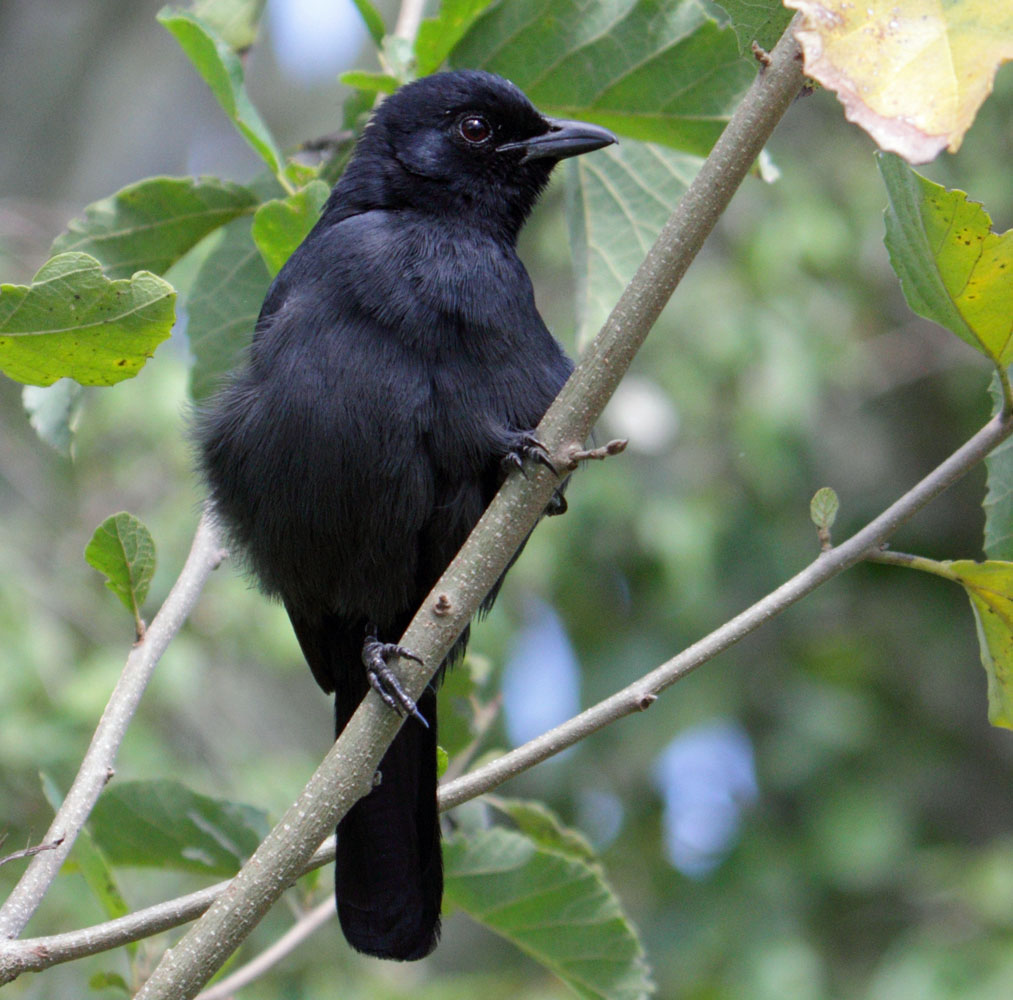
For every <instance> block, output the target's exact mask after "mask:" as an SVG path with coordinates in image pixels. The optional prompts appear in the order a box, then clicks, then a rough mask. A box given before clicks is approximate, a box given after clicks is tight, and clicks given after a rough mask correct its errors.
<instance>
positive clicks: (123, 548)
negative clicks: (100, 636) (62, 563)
mask: <svg viewBox="0 0 1013 1000" xmlns="http://www.w3.org/2000/svg"><path fill="white" fill-rule="evenodd" d="M84 557H85V559H86V560H87V561H88V565H89V566H92V567H94V568H95V569H97V570H98V571H99V572H100V573H101V574H102V575H103V576H105V577H106V586H107V587H108V588H109V589H110V590H111V591H112V592H113V593H114V594H115V595H116V596H117V597H118V598H119V599H120V600H121V601H122V602H123V605H124V607H125V608H126V609H127V610H128V611H129V612H130V613H131V614H132V615H133V616H134V618H135V619H136V620H137V621H138V622H139V621H140V618H141V605H143V604H144V600H145V598H146V597H147V596H148V587H149V586H150V584H151V578H152V576H154V573H155V542H154V540H153V539H152V537H151V532H150V531H148V529H147V528H146V527H145V526H144V525H143V524H142V523H141V522H140V521H139V520H138V519H137V518H136V517H134V515H133V514H128V513H127V512H126V511H121V512H120V513H119V514H113V515H112V517H107V518H106V519H105V520H104V521H103V522H102V523H101V524H100V525H99V526H98V527H97V528H96V529H95V534H94V535H92V536H91V541H90V542H89V543H88V545H87V547H86V548H85V550H84Z"/></svg>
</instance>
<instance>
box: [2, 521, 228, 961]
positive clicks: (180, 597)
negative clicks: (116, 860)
mask: <svg viewBox="0 0 1013 1000" xmlns="http://www.w3.org/2000/svg"><path fill="white" fill-rule="evenodd" d="M224 555H225V553H224V552H223V550H222V549H221V547H220V546H219V543H218V540H217V538H216V537H215V533H214V531H213V529H212V528H211V526H210V524H209V523H208V521H207V519H206V518H202V519H201V522H200V524H199V525H198V527H197V534H196V535H195V536H194V540H193V545H192V547H191V549H190V554H189V556H188V557H187V560H186V563H185V565H184V566H183V570H182V572H181V573H180V575H179V578H178V579H177V580H176V583H175V584H174V585H173V588H172V590H171V591H170V592H169V596H168V597H167V598H166V599H165V603H164V604H163V605H162V607H161V609H160V610H159V612H158V614H157V615H156V616H155V618H154V620H153V621H152V623H151V625H150V626H149V627H148V629H147V632H146V633H145V635H144V638H143V639H141V640H140V641H139V642H137V643H136V644H135V645H134V647H133V648H132V649H131V651H130V654H129V656H127V662H126V665H125V666H124V668H123V673H122V674H120V678H119V680H118V681H117V683H116V687H115V688H114V689H113V693H112V694H111V695H110V696H109V702H108V704H107V705H106V708H105V711H104V712H103V713H102V718H101V719H100V720H99V724H98V726H97V727H96V729H95V735H94V736H93V737H92V740H91V744H90V746H89V747H88V751H87V753H86V754H85V756H84V760H83V761H82V762H81V767H80V769H79V770H78V772H77V776H76V777H75V778H74V783H73V784H72V785H71V787H70V791H69V792H68V793H67V797H66V798H65V799H64V800H63V804H62V805H61V806H60V808H59V809H58V810H57V813H56V815H55V816H54V817H53V822H52V823H51V824H50V826H49V830H48V831H47V832H46V835H45V837H44V838H43V840H42V842H43V843H44V844H46V845H52V849H51V850H45V851H42V852H40V853H38V854H36V855H35V857H34V858H33V859H32V862H31V864H30V865H29V866H28V868H27V869H26V870H25V873H24V875H22V876H21V878H20V879H19V881H18V883H17V885H16V886H15V887H14V889H13V890H12V892H11V894H10V895H9V896H8V897H7V899H6V900H5V901H4V904H3V906H2V907H0V941H2V940H3V939H5V938H16V937H17V936H18V935H19V934H20V933H21V931H22V930H24V927H25V925H26V924H27V923H28V921H29V919H30V918H31V916H32V914H33V913H34V912H35V911H36V909H38V906H39V904H40V903H41V902H42V898H43V896H45V894H46V892H47V890H48V889H49V886H50V885H51V884H52V881H53V879H54V878H56V875H57V872H59V870H60V867H61V866H62V865H63V862H64V861H65V860H66V857H67V855H68V854H69V853H70V849H71V847H73V846H74V841H75V839H76V838H77V835H78V833H79V832H80V830H81V827H82V826H83V825H84V823H85V820H87V818H88V816H89V815H90V813H91V811H92V809H93V808H94V806H95V802H96V800H97V799H98V797H99V793H100V792H101V791H102V789H103V788H104V787H105V785H106V782H108V781H109V779H110V778H111V777H112V775H113V773H114V767H115V764H116V755H117V753H118V752H119V749H120V744H121V743H122V742H123V737H124V735H125V734H126V731H127V726H128V725H129V724H130V720H131V719H132V718H133V716H134V713H135V712H136V711H137V705H138V703H139V702H140V700H141V695H142V694H143V693H144V689H145V688H146V687H147V685H148V681H149V680H150V679H151V675H152V673H153V672H154V669H155V665H156V664H157V663H158V661H159V659H160V658H161V656H162V653H164V652H165V648H166V646H168V644H169V640H170V639H172V637H173V636H174V635H175V634H176V633H177V632H178V631H179V629H180V627H181V626H182V624H183V622H184V621H186V618H187V616H188V615H189V614H190V611H191V610H192V608H193V606H194V605H195V604H196V603H197V598H198V596H199V595H200V592H201V590H202V588H203V587H204V584H205V582H206V581H207V578H208V576H209V575H210V574H211V572H212V571H213V570H214V569H215V568H216V567H217V566H218V565H219V564H220V563H221V561H222V558H223V557H224ZM0 981H2V980H0Z"/></svg>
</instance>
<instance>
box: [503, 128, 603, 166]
mask: <svg viewBox="0 0 1013 1000" xmlns="http://www.w3.org/2000/svg"><path fill="white" fill-rule="evenodd" d="M546 121H547V122H548V124H549V129H548V131H547V132H543V133H542V134H541V135H535V136H532V137H531V138H530V139H524V140H522V141H520V142H508V143H506V144H505V145H503V146H500V147H499V150H498V152H500V153H507V152H510V151H511V150H516V149H519V150H523V151H524V157H523V158H522V159H521V163H527V162H528V160H539V159H543V158H545V157H548V158H550V159H553V160H565V159H566V158H567V157H568V156H578V155H579V154H581V153H590V152H591V151H592V150H594V149H601V148H602V146H611V145H612V143H614V142H618V141H619V140H618V139H617V138H616V137H615V136H614V135H613V134H612V133H611V132H610V131H609V130H608V129H607V128H601V127H600V126H599V125H591V124H589V123H588V122H573V121H567V120H566V119H563V118H546Z"/></svg>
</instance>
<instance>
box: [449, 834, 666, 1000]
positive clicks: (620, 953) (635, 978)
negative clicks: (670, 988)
mask: <svg viewBox="0 0 1013 1000" xmlns="http://www.w3.org/2000/svg"><path fill="white" fill-rule="evenodd" d="M444 864H445V868H446V876H447V878H446V895H447V899H448V901H449V902H452V903H454V904H456V905H457V906H459V907H460V908H461V909H462V910H464V911H465V912H466V913H468V914H469V915H470V916H471V917H472V918H473V919H475V920H477V921H478V922H479V923H481V924H484V925H485V926H486V927H488V928H489V929H490V930H492V931H495V932H496V933H497V934H499V935H501V936H502V937H504V938H506V939H507V940H508V941H511V942H513V943H514V944H515V945H516V946H517V947H518V948H520V949H521V950H522V951H524V952H526V953H527V954H528V955H530V956H531V957H532V958H534V959H535V960H536V961H537V962H539V963H540V964H541V965H543V966H545V967H546V968H547V969H549V970H551V971H552V972H554V973H555V974H556V975H557V976H559V978H560V979H562V980H563V982H565V983H566V984H567V986H569V987H570V988H571V989H572V990H573V991H574V992H575V993H576V994H577V995H578V996H579V997H583V998H587V1000H592V998H595V1000H603V998H609V1000H634V998H640V997H646V996H649V995H650V994H651V993H652V992H653V984H652V983H651V980H650V974H649V970H648V968H647V963H646V961H645V960H644V951H643V948H642V947H641V945H640V941H639V939H638V937H637V933H636V931H635V930H634V928H633V926H632V924H631V923H630V921H629V919H628V918H627V917H626V915H625V914H624V913H623V911H622V908H621V906H620V905H619V901H618V899H617V898H616V896H615V894H614V893H613V892H612V890H611V889H610V888H609V886H608V885H607V884H606V882H605V880H604V878H603V877H602V875H601V872H600V870H599V869H598V868H597V867H596V866H594V865H590V864H588V863H587V862H585V861H583V860H578V859H576V858H573V857H570V856H567V855H565V854H562V853H559V852H558V851H554V850H550V849H548V848H545V847H542V846H540V845H538V844H536V843H535V842H534V841H532V839H531V838H530V837H527V836H525V835H524V834H522V833H515V832H514V831H512V830H503V829H500V828H493V829H488V830H475V831H473V832H471V833H470V834H469V835H468V836H467V837H464V836H462V835H461V834H456V835H454V836H452V837H450V838H448V839H447V841H446V846H445V850H444Z"/></svg>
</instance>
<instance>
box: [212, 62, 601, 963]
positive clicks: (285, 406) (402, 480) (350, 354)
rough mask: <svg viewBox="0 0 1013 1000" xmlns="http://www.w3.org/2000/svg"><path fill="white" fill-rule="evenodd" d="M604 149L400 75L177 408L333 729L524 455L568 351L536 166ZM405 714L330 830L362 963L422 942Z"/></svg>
mask: <svg viewBox="0 0 1013 1000" xmlns="http://www.w3.org/2000/svg"><path fill="white" fill-rule="evenodd" d="M612 142H615V137H614V136H613V135H612V134H611V133H610V132H608V131H606V130H605V129H602V128H599V127H597V126H595V125H588V124H584V123H581V122H571V121H556V120H553V119H550V118H546V117H544V116H543V115H542V114H540V113H539V112H538V111H537V110H536V109H535V108H534V107H533V106H532V104H531V103H530V101H528V99H527V98H526V97H525V96H524V94H522V93H521V91H520V90H518V89H517V87H515V86H514V85H513V84H511V83H509V82H508V81H506V80H504V79H502V78H501V77H498V76H493V75H492V74H490V73H484V72H477V71H461V72H452V73H440V74H436V75H434V76H430V77H426V78H424V79H422V80H418V81H416V82H414V83H411V84H408V85H407V86H405V87H402V88H401V89H400V90H399V91H397V92H396V93H395V94H393V95H392V96H391V97H389V98H387V100H385V101H384V102H383V103H382V104H381V105H380V107H379V108H378V109H377V110H376V112H375V113H374V115H373V117H372V120H371V122H370V124H369V125H368V126H367V128H366V130H365V132H364V134H363V136H362V138H361V139H360V140H359V143H358V146H357V147H356V151H355V154H354V156H353V157H352V159H351V161H350V162H349V164H348V166H347V168H346V170H345V172H344V175H343V176H342V178H341V180H340V181H339V182H338V184H337V185H336V186H335V188H334V190H333V192H332V193H331V196H330V198H329V199H328V201H327V203H326V205H325V206H324V209H323V212H322V213H321V217H320V220H319V221H318V222H317V224H316V226H315V227H314V228H313V230H312V232H310V234H309V235H308V236H307V237H306V239H305V241H304V242H303V243H302V245H301V246H299V248H298V249H297V250H296V251H295V253H294V254H293V255H292V257H291V258H290V260H289V261H288V263H286V264H285V266H284V267H283V268H282V270H281V271H280V273H279V274H278V276H277V277H276V278H275V280H274V282H273V284H272V285H271V287H270V289H269V291H268V293H267V297H266V299H265V300H264V305H263V308H262V310H261V313H260V318H259V319H258V321H257V326H256V331H255V333H254V336H253V342H252V345H251V347H250V351H249V357H248V359H247V362H246V364H245V366H244V367H242V368H241V369H240V370H239V371H238V372H236V373H234V374H233V375H232V376H231V378H230V380H229V381H228V383H227V384H226V385H225V386H224V387H223V389H222V390H221V391H220V392H219V393H218V394H217V395H216V396H215V397H214V398H213V399H212V400H211V401H210V403H209V404H208V405H207V406H206V407H205V408H204V409H203V410H202V411H201V412H200V413H199V414H198V415H197V418H196V434H197V441H198V445H199V462H200V466H201V470H202V472H203V475H204V477H205V479H206V481H207V484H208V489H209V493H210V498H211V501H212V505H213V510H214V512H215V515H216V517H217V519H218V521H219V522H220V524H221V525H222V526H223V528H224V529H225V531H226V533H227V535H228V537H229V538H230V540H231V544H232V545H233V546H234V547H235V548H236V549H237V550H238V554H240V555H241V556H242V558H243V559H244V560H245V562H246V563H247V565H248V566H249V568H250V569H251V570H252V572H253V573H254V574H255V575H256V577H257V578H258V579H259V582H260V584H261V586H262V588H263V590H264V591H266V592H267V593H268V594H270V595H273V596H275V597H277V598H279V599H280V600H281V601H282V602H283V603H284V605H285V608H286V610H287V611H288V614H289V617H290V618H291V620H292V626H293V628H294V629H295V634H296V636H297V637H298V639H299V643H300V646H301V647H302V651H303V653H304V654H305V656H306V660H307V662H308V663H309V666H310V669H311V670H312V671H313V676H314V677H315V678H316V680H317V682H318V683H319V684H320V686H321V687H322V688H323V689H324V690H325V691H333V692H334V695H335V715H336V724H337V731H338V732H339V733H340V731H341V729H342V728H343V727H344V725H345V724H346V723H347V721H348V720H349V718H350V717H351V715H352V713H353V712H354V711H355V709H356V707H357V706H358V704H359V702H360V701H361V700H362V698H363V696H364V695H365V693H366V691H367V690H368V686H369V685H370V684H373V685H374V686H375V687H377V688H378V689H379V690H380V693H381V696H383V697H384V699H385V701H387V702H388V704H392V705H394V706H395V707H399V706H403V707H406V708H409V709H410V708H411V706H410V705H407V704H406V701H407V699H405V698H404V697H403V695H402V693H401V692H400V690H399V688H398V685H397V683H396V681H395V680H393V679H392V676H391V675H390V673H389V671H386V669H385V667H386V659H387V658H388V657H390V656H392V655H393V654H394V653H395V652H399V653H400V654H401V655H404V653H405V651H402V650H399V649H398V647H396V646H395V645H393V644H394V643H396V642H397V640H398V639H399V637H400V636H401V635H402V634H403V632H404V630H405V629H406V627H407V625H408V623H409V622H410V621H411V618H412V616H413V614H414V613H415V611H416V610H417V608H418V606H419V605H420V604H421V602H422V601H423V599H424V598H425V596H426V594H427V593H428V592H429V590H430V589H431V587H432V586H433V584H434V583H435V582H436V580H437V579H438V578H439V576H440V574H441V573H442V571H443V570H444V569H445V568H446V567H447V565H448V564H449V563H450V561H451V559H452V558H453V557H454V555H455V554H456V553H457V550H458V549H459V548H460V546H461V545H462V543H463V542H464V540H465V538H466V537H467V535H468V533H469V532H470V531H471V529H472V528H473V527H474V525H475V523H476V522H477V521H478V519H479V517H480V516H481V514H482V512H483V510H484V509H485V507H486V505H487V504H488V503H489V501H490V500H491V499H492V497H493V495H494V494H495V492H496V490H497V489H498V488H499V486H500V484H501V483H502V481H503V479H504V477H505V474H506V471H507V469H508V467H509V466H511V465H518V464H520V462H521V461H522V460H524V459H525V458H532V457H534V458H538V457H539V451H538V444H537V442H536V441H535V440H534V438H533V436H532V431H533V429H534V428H535V427H536V426H537V424H538V422H539V420H540V419H541V417H542V415H543V414H544V413H545V410H546V409H547V408H548V405H549V403H550V402H551V401H552V399H553V398H554V397H555V395H556V394H557V392H558V391H559V389H560V388H561V387H562V385H563V383H564V381H565V380H566V378H567V376H568V375H569V373H570V371H571V368H572V365H571V363H570V361H569V360H568V359H567V358H566V356H565V355H564V353H563V351H562V349H561V348H560V346H559V345H558V344H557V343H556V341H555V340H554V339H553V338H552V336H551V335H550V333H549V331H548V330H547V329H546V327H545V324H544V323H543V322H542V318H541V317H540V316H539V314H538V311H537V309H536V308H535V301H534V296H533V294H532V288H531V281H530V279H529V277H528V274H527V271H525V269H524V265H523V264H521V262H520V260H519V259H518V257H517V253H516V248H515V245H516V240H517V234H518V231H519V230H520V228H521V226H522V225H523V223H524V220H525V219H526V218H527V216H528V213H529V212H530V211H531V209H532V207H533V206H534V204H535V201H536V200H537V198H538V195H539V193H540V192H541V191H542V189H543V188H544V187H545V184H546V182H547V181H548V179H549V174H550V173H551V171H552V168H553V166H554V165H555V164H556V162H557V161H559V160H561V159H563V158H565V157H568V156H574V155H576V154H578V153H585V152H588V151H590V150H594V149H599V148H600V147H602V146H606V145H608V144H609V143H612ZM541 457H542V458H543V459H544V458H545V456H544V454H542V455H541ZM466 641H467V632H465V634H464V635H463V636H462V637H461V639H460V640H459V642H458V643H457V645H456V646H455V649H454V651H453V652H452V653H451V655H450V656H449V657H448V660H447V662H451V661H452V660H454V659H455V658H457V657H459V656H460V655H461V653H462V652H463V650H464V644H465V643H466ZM417 713H418V715H419V716H421V719H422V720H424V721H419V720H418V719H411V718H409V719H407V720H406V722H405V724H404V725H403V726H402V727H401V730H400V732H399V733H398V735H397V737H396V739H395V740H394V743H393V744H392V745H391V747H390V749H389V750H388V751H387V753H386V755H385V756H384V758H383V761H382V763H381V765H380V782H379V784H378V785H376V787H374V788H373V790H372V791H371V792H370V794H369V795H367V796H366V797H365V798H364V799H362V800H360V801H359V802H358V803H357V804H356V805H355V806H353V807H352V809H351V810H350V811H349V813H348V814H347V816H346V817H345V818H344V819H343V820H342V822H341V824H340V825H339V827H338V847H337V861H336V875H335V885H336V895H337V905H338V914H339V917H340V920H341V926H342V929H343V930H344V933H345V936H346V937H347V939H348V941H349V942H350V943H351V944H352V946H353V947H355V948H357V949H358V950H360V951H363V952H366V953H367V954H370V955H376V956H378V957H381V958H395V959H417V958H421V957H423V956H424V955H427V954H428V953H429V952H430V951H432V949H433V948H434V947H435V946H436V942H437V939H438V936H439V929H440V902H441V899H442V894H443V866H442V858H441V854H440V828H439V820H438V817H437V810H436V692H435V689H434V687H433V686H432V685H430V687H429V688H427V689H426V691H425V692H424V693H423V695H422V696H421V698H420V700H419V702H418V706H417Z"/></svg>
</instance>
